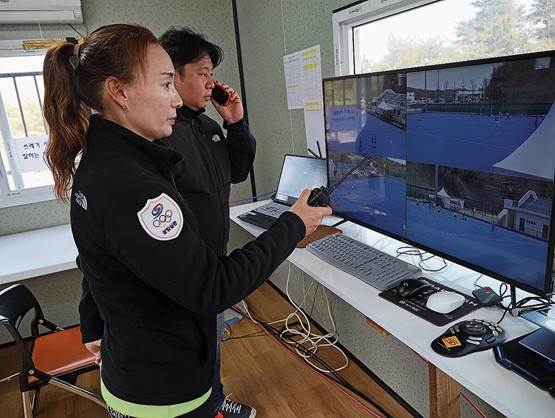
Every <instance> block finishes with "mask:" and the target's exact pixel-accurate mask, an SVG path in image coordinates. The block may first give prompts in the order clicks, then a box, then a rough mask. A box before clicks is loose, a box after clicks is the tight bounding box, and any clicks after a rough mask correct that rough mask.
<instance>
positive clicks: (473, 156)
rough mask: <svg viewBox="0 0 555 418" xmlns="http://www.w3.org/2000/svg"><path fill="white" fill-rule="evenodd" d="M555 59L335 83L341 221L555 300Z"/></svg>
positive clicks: (326, 86)
mask: <svg viewBox="0 0 555 418" xmlns="http://www.w3.org/2000/svg"><path fill="white" fill-rule="evenodd" d="M552 80H555V52H553V51H551V52H549V53H541V54H533V55H532V54H529V55H523V56H513V57H507V58H499V59H490V60H482V61H476V62H465V63H455V64H446V65H441V66H431V67H420V68H416V69H407V70H399V71H395V72H384V73H372V74H363V75H356V76H345V77H334V78H329V79H324V81H323V90H324V105H325V118H326V148H327V158H328V170H329V182H330V185H333V183H335V182H337V180H338V179H340V178H341V177H342V175H344V173H346V172H347V171H348V170H349V169H350V168H351V167H353V165H354V164H356V163H357V162H358V161H360V160H361V159H362V158H364V156H367V155H368V156H370V158H369V160H368V161H367V162H366V163H365V164H364V165H362V166H361V167H359V169H357V170H356V171H355V172H353V174H352V175H351V176H350V177H349V179H347V180H346V181H344V182H343V183H341V184H340V185H339V187H337V189H336V190H335V191H334V192H333V194H332V195H331V200H330V201H331V206H332V208H333V210H334V212H335V214H337V215H339V216H342V217H344V218H346V219H349V220H351V221H354V222H356V223H359V224H361V225H363V226H366V227H369V228H372V229H375V230H377V231H379V232H381V233H384V234H386V235H389V236H392V237H394V238H397V239H400V240H402V241H404V242H407V243H410V244H413V245H415V246H418V247H420V248H422V249H425V250H428V251H430V252H432V253H435V254H438V255H440V256H443V257H446V258H448V259H450V260H453V261H455V262H458V263H460V264H463V265H465V266H468V267H470V268H472V269H474V270H476V271H479V272H481V273H484V274H487V275H490V276H492V277H495V278H497V279H499V280H502V281H505V282H507V283H508V284H510V285H514V286H517V287H519V288H521V289H523V290H526V291H529V292H532V293H535V294H541V295H544V294H546V293H547V292H549V291H551V286H552V270H553V228H552V227H551V223H552V217H553V216H552V214H553V204H552V203H553V192H554V186H553V179H554V171H555V106H554V102H555V83H553V82H552Z"/></svg>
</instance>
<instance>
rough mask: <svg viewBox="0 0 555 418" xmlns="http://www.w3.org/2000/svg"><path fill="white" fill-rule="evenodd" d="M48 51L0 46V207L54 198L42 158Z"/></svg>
mask: <svg viewBox="0 0 555 418" xmlns="http://www.w3.org/2000/svg"><path fill="white" fill-rule="evenodd" d="M44 53H45V51H44V50H42V51H13V50H9V51H7V52H6V51H5V50H1V51H0V207H2V206H11V205H13V204H23V203H31V202H34V201H39V200H44V199H45V198H46V199H52V198H53V195H52V192H51V190H52V185H53V178H52V174H51V172H50V170H49V169H48V167H47V166H46V164H45V162H44V150H45V147H46V142H47V138H48V136H47V128H46V124H45V121H44V117H43V113H42V105H43V99H44V82H43V78H42V66H43V61H44ZM22 197H26V198H25V199H24V201H22V199H21V198H22Z"/></svg>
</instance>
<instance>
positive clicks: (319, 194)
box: [307, 155, 370, 207]
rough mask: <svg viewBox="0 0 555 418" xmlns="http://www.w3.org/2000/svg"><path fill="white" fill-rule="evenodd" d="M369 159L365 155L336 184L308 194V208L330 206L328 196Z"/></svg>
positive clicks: (368, 156) (319, 188)
mask: <svg viewBox="0 0 555 418" xmlns="http://www.w3.org/2000/svg"><path fill="white" fill-rule="evenodd" d="M369 159H370V155H367V156H366V157H364V158H363V159H362V160H360V161H359V162H358V163H357V164H356V165H355V166H354V167H353V168H351V169H350V170H349V171H348V172H347V173H346V174H345V175H344V176H343V177H341V178H340V179H339V180H337V182H336V183H335V184H334V185H333V186H331V187H318V188H317V189H314V190H312V191H311V192H310V196H309V197H308V201H307V203H308V204H309V205H310V206H314V207H321V206H329V205H330V195H331V194H332V193H333V191H334V190H335V189H337V187H338V186H339V185H340V184H341V183H343V182H344V181H345V180H347V179H348V178H349V176H350V175H351V174H353V173H354V171H355V170H356V169H357V168H359V167H360V166H361V165H362V164H364V163H365V162H366V161H368V160H369Z"/></svg>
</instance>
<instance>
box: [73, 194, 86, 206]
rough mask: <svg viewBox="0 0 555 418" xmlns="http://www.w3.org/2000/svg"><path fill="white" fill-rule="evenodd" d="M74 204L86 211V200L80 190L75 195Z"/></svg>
mask: <svg viewBox="0 0 555 418" xmlns="http://www.w3.org/2000/svg"><path fill="white" fill-rule="evenodd" d="M75 203H77V204H78V205H79V206H81V207H82V208H83V209H85V210H87V198H86V197H85V195H84V194H83V192H82V191H81V190H79V191H78V192H76V193H75Z"/></svg>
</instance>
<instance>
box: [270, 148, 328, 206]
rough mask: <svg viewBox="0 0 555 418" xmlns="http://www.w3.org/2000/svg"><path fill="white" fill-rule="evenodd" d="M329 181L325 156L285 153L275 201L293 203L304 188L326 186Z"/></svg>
mask: <svg viewBox="0 0 555 418" xmlns="http://www.w3.org/2000/svg"><path fill="white" fill-rule="evenodd" d="M327 183H328V175H327V167H326V160H325V159H324V158H313V157H308V156H306V157H304V156H301V155H290V154H287V155H285V158H284V160H283V166H282V167H281V174H280V176H279V183H278V187H277V191H276V196H275V198H274V200H275V201H278V202H283V203H287V204H289V205H292V204H293V203H295V202H296V201H297V199H298V197H299V196H300V194H301V193H302V191H303V190H304V189H306V188H307V187H310V188H311V189H315V188H316V187H322V186H326V185H327Z"/></svg>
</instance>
